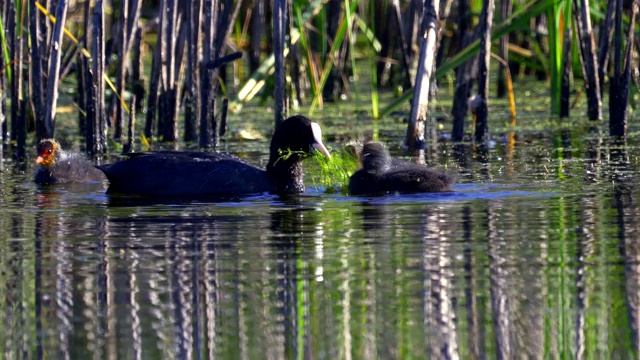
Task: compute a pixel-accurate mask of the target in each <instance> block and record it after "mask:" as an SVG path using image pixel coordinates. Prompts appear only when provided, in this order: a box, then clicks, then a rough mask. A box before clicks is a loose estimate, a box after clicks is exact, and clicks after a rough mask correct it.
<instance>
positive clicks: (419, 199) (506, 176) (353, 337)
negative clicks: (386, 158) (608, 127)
mask: <svg viewBox="0 0 640 360" xmlns="http://www.w3.org/2000/svg"><path fill="white" fill-rule="evenodd" d="M506 139H508V136H506V137H505V140H504V141H501V139H500V138H497V142H496V143H495V145H494V146H492V147H490V148H486V149H479V148H474V147H473V146H471V145H461V146H453V145H451V144H450V143H448V142H446V141H444V142H442V143H440V144H438V145H435V146H434V147H433V148H428V149H427V152H426V155H427V156H426V157H427V161H428V162H429V163H431V164H434V163H438V164H441V165H443V166H446V167H447V168H449V169H450V171H452V172H455V173H456V174H458V177H459V178H458V184H457V185H456V186H455V187H454V189H455V192H454V193H451V194H426V195H407V196H387V197H371V198H368V197H349V196H346V195H343V194H327V193H324V192H323V191H322V190H323V189H322V188H319V189H318V188H310V189H308V191H307V192H306V193H305V194H304V195H302V196H298V197H291V198H279V197H277V196H270V195H263V196H253V197H249V198H242V199H233V200H232V201H226V202H196V201H191V202H183V203H165V204H159V203H154V204H152V203H146V204H145V203H127V202H122V201H117V199H112V198H109V197H108V196H107V195H106V194H105V193H104V189H103V188H102V186H100V185H98V184H83V185H81V186H56V187H43V188H39V187H37V186H35V185H34V184H32V183H31V171H32V169H31V166H30V165H28V166H27V168H26V169H20V166H19V165H15V164H12V163H7V164H5V168H4V170H3V171H2V172H0V194H1V196H0V203H1V208H0V215H1V216H0V294H2V295H1V296H0V323H1V324H2V326H3V329H4V330H0V350H1V352H2V354H3V355H4V357H5V358H22V357H27V358H65V357H66V358H76V359H82V358H114V359H115V358H117V359H124V358H142V359H149V358H160V357H162V358H213V357H217V358H234V359H236V358H242V359H261V358H267V359H281V358H305V359H306V358H319V359H336V358H343V359H349V358H354V359H369V358H382V359H391V358H418V359H422V358H463V359H467V358H489V359H491V358H505V359H511V358H569V357H571V358H573V357H579V358H582V357H590V358H635V357H637V355H638V319H639V315H640V312H639V308H638V306H639V302H640V297H639V294H640V266H639V262H638V260H639V258H640V245H639V244H640V242H639V241H640V235H639V234H640V231H638V230H639V227H640V220H638V219H640V218H639V217H638V214H639V213H640V207H639V206H638V204H640V192H639V190H638V189H637V187H636V186H635V184H636V182H635V179H636V178H637V175H638V170H639V168H638V160H637V154H638V153H639V151H638V145H637V143H636V142H635V141H634V140H633V139H630V140H629V143H626V144H622V145H616V144H609V141H608V139H606V138H602V137H601V136H600V135H597V134H595V135H589V134H586V135H585V133H584V132H583V131H582V130H581V129H578V130H572V131H569V130H563V129H557V130H553V131H548V132H539V131H530V132H523V133H521V134H518V137H517V139H516V141H515V142H514V143H513V144H511V143H510V142H509V141H508V140H506ZM383 140H384V139H383ZM263 145H264V144H263ZM262 149H266V146H262ZM253 155H255V154H253ZM253 155H252V156H253ZM264 155H265V154H264V153H262V154H261V156H262V157H264ZM307 180H309V182H312V180H313V179H312V176H307Z"/></svg>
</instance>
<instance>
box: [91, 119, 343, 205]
mask: <svg viewBox="0 0 640 360" xmlns="http://www.w3.org/2000/svg"><path fill="white" fill-rule="evenodd" d="M321 137H322V133H321V130H320V126H319V125H318V124H317V123H315V122H312V121H311V120H309V119H307V118H306V117H304V116H300V115H297V116H292V117H290V118H288V119H287V120H285V121H284V122H282V124H280V126H278V128H277V129H276V131H275V133H274V134H273V138H272V139H271V146H270V148H269V162H268V163H267V168H266V170H262V169H259V168H257V167H255V166H253V165H250V164H248V163H246V162H244V161H243V160H241V159H240V158H238V157H236V156H233V155H229V154H224V153H202V152H178V151H160V152H152V153H140V154H132V155H131V156H130V157H129V158H128V159H126V160H122V161H119V162H116V163H114V164H107V165H102V166H98V168H99V169H100V170H102V171H103V172H104V173H105V175H107V178H108V179H109V182H110V185H109V189H108V190H107V192H108V193H119V194H133V195H141V196H148V197H162V196H184V197H208V196H213V197H216V196H237V195H248V194H258V193H264V192H269V193H273V194H295V193H301V192H303V191H304V183H303V178H302V176H303V175H302V163H301V162H302V159H303V158H305V157H306V156H308V155H310V154H312V153H313V151H314V150H313V149H314V148H315V149H317V150H318V151H320V152H321V153H322V154H324V155H325V156H327V157H331V155H329V151H328V150H327V149H326V148H325V146H324V144H323V143H322V140H321Z"/></svg>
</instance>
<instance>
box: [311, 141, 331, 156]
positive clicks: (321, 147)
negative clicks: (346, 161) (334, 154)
mask: <svg viewBox="0 0 640 360" xmlns="http://www.w3.org/2000/svg"><path fill="white" fill-rule="evenodd" d="M313 147H314V148H316V150H318V151H320V152H321V153H322V155H324V156H326V157H327V158H329V159H331V154H329V150H327V148H326V147H324V144H323V143H321V142H318V143H315V144H313Z"/></svg>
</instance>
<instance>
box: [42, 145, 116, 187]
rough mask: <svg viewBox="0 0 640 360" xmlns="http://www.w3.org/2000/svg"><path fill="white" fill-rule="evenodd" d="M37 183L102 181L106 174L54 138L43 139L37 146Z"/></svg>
mask: <svg viewBox="0 0 640 360" xmlns="http://www.w3.org/2000/svg"><path fill="white" fill-rule="evenodd" d="M36 152H37V155H38V156H37V157H36V164H37V166H36V171H35V177H34V181H35V182H36V184H55V183H82V182H101V181H104V180H105V177H104V174H103V173H102V172H100V171H99V170H98V169H96V168H95V166H94V165H93V163H92V162H91V161H89V160H88V159H87V158H85V157H84V156H82V155H81V154H76V153H67V152H65V151H64V150H62V148H61V147H60V144H58V142H57V141H55V140H54V139H43V140H41V141H40V142H39V143H38V146H37V148H36Z"/></svg>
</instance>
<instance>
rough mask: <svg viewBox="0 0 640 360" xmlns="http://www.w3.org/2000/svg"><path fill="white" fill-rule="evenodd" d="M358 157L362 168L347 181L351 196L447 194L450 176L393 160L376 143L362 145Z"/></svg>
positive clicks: (451, 181)
mask: <svg viewBox="0 0 640 360" xmlns="http://www.w3.org/2000/svg"><path fill="white" fill-rule="evenodd" d="M360 158H361V161H362V169H360V170H358V171H356V172H355V173H354V174H353V175H351V177H350V178H349V193H351V194H352V195H380V194H389V193H421V192H440V191H451V185H452V183H453V177H452V176H451V175H450V174H447V173H445V172H441V171H437V170H434V169H429V168H426V167H424V166H421V165H418V164H414V163H410V162H407V161H402V160H399V159H394V158H392V157H391V156H389V152H388V151H387V149H385V147H384V146H383V145H382V144H380V143H376V142H371V143H367V144H365V145H364V146H363V148H362V152H361V156H360Z"/></svg>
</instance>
